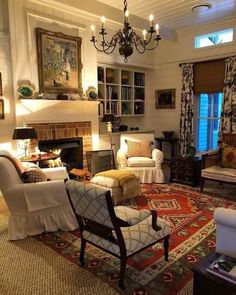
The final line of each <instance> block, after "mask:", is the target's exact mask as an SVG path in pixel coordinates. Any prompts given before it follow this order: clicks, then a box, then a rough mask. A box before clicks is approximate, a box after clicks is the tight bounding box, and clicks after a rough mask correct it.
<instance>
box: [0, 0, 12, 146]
mask: <svg viewBox="0 0 236 295" xmlns="http://www.w3.org/2000/svg"><path fill="white" fill-rule="evenodd" d="M0 72H1V74H2V88H3V96H2V97H1V98H2V99H3V100H4V105H5V119H4V120H0V149H1V148H5V147H7V148H10V147H11V135H12V130H13V126H14V125H15V104H14V97H13V91H12V70H11V50H10V37H9V27H8V7H7V0H2V1H0Z"/></svg>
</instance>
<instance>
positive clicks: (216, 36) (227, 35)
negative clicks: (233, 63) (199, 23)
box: [194, 29, 233, 48]
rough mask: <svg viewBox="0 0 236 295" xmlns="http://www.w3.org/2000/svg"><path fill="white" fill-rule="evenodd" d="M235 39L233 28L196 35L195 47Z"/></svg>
mask: <svg viewBox="0 0 236 295" xmlns="http://www.w3.org/2000/svg"><path fill="white" fill-rule="evenodd" d="M232 41H233V29H227V30H223V31H220V32H213V33H210V34H206V35H201V36H196V37H195V46H194V47H195V48H202V47H207V46H214V45H218V44H223V43H227V42H232Z"/></svg>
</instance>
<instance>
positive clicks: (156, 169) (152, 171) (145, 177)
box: [117, 133, 164, 183]
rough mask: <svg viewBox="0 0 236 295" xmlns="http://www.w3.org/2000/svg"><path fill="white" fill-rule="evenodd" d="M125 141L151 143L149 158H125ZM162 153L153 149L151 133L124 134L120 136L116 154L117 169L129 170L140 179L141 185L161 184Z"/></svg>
mask: <svg viewBox="0 0 236 295" xmlns="http://www.w3.org/2000/svg"><path fill="white" fill-rule="evenodd" d="M127 141H133V142H152V151H151V157H142V156H141V157H129V158H127V152H128V145H127ZM162 162H163V153H162V151H160V150H158V149H156V148H154V135H153V134H151V133H137V134H126V135H121V136H120V149H119V150H118V152H117V163H118V169H129V170H130V171H132V172H133V173H134V174H135V175H136V176H138V177H139V178H140V182H141V183H152V182H155V183H163V182H164V174H163V171H162V169H161V164H162Z"/></svg>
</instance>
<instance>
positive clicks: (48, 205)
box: [0, 151, 78, 240]
mask: <svg viewBox="0 0 236 295" xmlns="http://www.w3.org/2000/svg"><path fill="white" fill-rule="evenodd" d="M42 170H43V172H44V173H45V174H46V176H47V178H50V181H44V182H36V183H24V182H23V181H22V179H21V177H20V175H21V174H22V172H23V171H24V167H23V166H22V165H21V163H20V161H19V160H17V159H15V158H14V157H13V156H12V155H11V154H10V153H9V152H7V151H0V175H1V177H0V190H1V193H2V195H3V197H4V199H5V202H6V204H7V207H8V209H9V211H10V216H9V222H8V231H9V236H10V240H18V239H23V238H25V237H27V236H32V235H36V234H40V233H42V232H44V231H47V232H52V231H57V230H64V231H67V230H74V229H76V228H77V227H78V223H77V220H76V217H75V215H74V212H73V210H72V208H71V205H70V202H69V199H68V196H67V193H66V190H65V184H64V179H65V178H68V174H67V171H66V169H65V168H64V167H57V168H46V169H42Z"/></svg>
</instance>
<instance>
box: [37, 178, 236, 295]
mask: <svg viewBox="0 0 236 295" xmlns="http://www.w3.org/2000/svg"><path fill="white" fill-rule="evenodd" d="M122 205H125V206H129V207H131V208H135V209H138V210H139V209H154V210H157V213H158V216H159V217H161V218H164V219H165V220H167V221H168V222H169V223H170V225H171V237H170V249H169V261H168V262H165V260H164V256H163V244H162V243H157V244H155V245H154V246H152V247H150V248H148V249H146V250H145V251H143V252H140V253H139V254H137V255H135V256H133V257H131V258H130V259H129V260H128V265H127V269H126V273H125V287H126V288H125V289H124V290H121V289H119V287H118V278H119V266H120V262H119V259H117V258H115V257H114V256H112V255H109V254H108V253H106V252H103V251H101V250H99V249H98V248H96V247H94V246H92V245H91V244H87V246H86V252H85V262H86V263H85V266H84V268H85V269H86V270H87V271H89V272H91V273H92V274H93V275H95V276H97V277H98V278H100V279H102V280H103V281H105V282H106V283H108V284H109V285H110V286H111V287H113V288H114V289H115V290H116V291H118V292H119V293H121V294H132V295H143V294H145V295H149V294H150V295H174V294H192V284H191V283H192V278H193V273H192V271H191V269H192V267H194V265H195V264H196V263H198V262H199V261H200V260H201V259H202V258H203V257H205V256H206V255H208V254H209V253H210V252H211V251H214V248H215V224H214V221H213V213H214V210H215V209H216V208H217V207H225V208H232V209H236V202H234V201H233V199H231V198H230V197H228V198H221V197H220V196H218V195H215V194H211V195H207V194H200V193H199V192H198V190H195V189H192V188H189V187H186V186H181V185H175V184H170V185H167V184H163V185H160V184H145V185H142V195H140V196H138V197H136V198H134V199H130V200H127V201H123V202H122ZM36 239H37V240H38V241H40V242H42V243H43V244H45V245H47V246H48V247H50V248H51V249H53V250H54V251H56V252H57V253H58V254H59V255H61V256H63V257H64V258H66V259H68V260H69V261H70V262H72V263H74V264H77V265H80V264H79V254H80V238H79V231H74V232H70V233H68V232H58V233H55V234H54V233H53V234H52V233H48V234H42V235H38V236H36Z"/></svg>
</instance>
